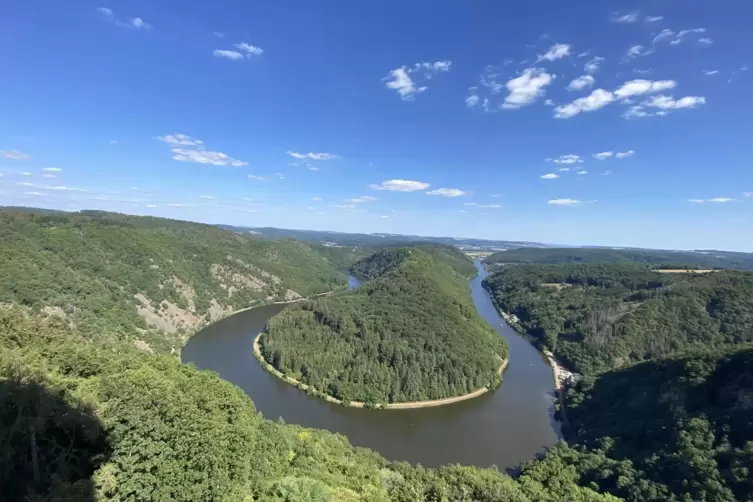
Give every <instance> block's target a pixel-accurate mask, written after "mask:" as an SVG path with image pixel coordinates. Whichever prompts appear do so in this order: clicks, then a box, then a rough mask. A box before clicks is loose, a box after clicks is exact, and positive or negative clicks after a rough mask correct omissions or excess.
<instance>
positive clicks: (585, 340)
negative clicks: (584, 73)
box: [485, 263, 753, 374]
mask: <svg viewBox="0 0 753 502" xmlns="http://www.w3.org/2000/svg"><path fill="white" fill-rule="evenodd" d="M485 286H486V287H487V288H488V289H489V291H490V293H491V294H492V298H493V299H494V301H495V303H496V304H497V305H498V306H499V307H500V308H501V309H502V310H503V311H505V312H508V313H511V314H515V315H516V316H517V317H518V318H519V319H520V323H521V325H522V326H523V327H524V328H525V329H526V331H527V334H528V335H529V336H531V337H532V338H533V340H534V341H535V342H536V343H537V344H539V345H540V346H543V347H546V348H549V349H550V350H553V351H554V353H555V354H556V355H557V356H558V357H559V358H561V359H562V360H563V361H564V362H565V363H566V364H567V365H568V366H570V367H572V368H573V369H575V370H576V371H578V372H580V373H587V374H593V373H598V372H601V371H605V370H608V369H610V368H615V367H621V366H626V365H629V364H631V363H635V362H639V361H643V360H646V359H651V358H654V357H660V356H663V355H667V354H672V353H675V352H677V351H680V350H688V349H703V348H710V347H716V346H721V345H734V344H737V343H740V342H745V341H753V273H750V272H735V271H719V272H713V273H708V274H661V273H657V272H655V271H653V270H652V268H651V267H649V266H648V265H639V264H633V263H613V264H595V263H594V264H579V265H572V264H570V265H509V266H505V267H503V268H502V269H500V270H499V272H497V273H495V274H493V275H491V276H489V277H488V278H487V279H486V281H485Z"/></svg>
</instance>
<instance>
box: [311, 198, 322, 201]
mask: <svg viewBox="0 0 753 502" xmlns="http://www.w3.org/2000/svg"><path fill="white" fill-rule="evenodd" d="M311 200H315V201H317V202H318V201H321V200H322V198H321V197H311Z"/></svg>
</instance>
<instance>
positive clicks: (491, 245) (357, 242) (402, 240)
mask: <svg viewBox="0 0 753 502" xmlns="http://www.w3.org/2000/svg"><path fill="white" fill-rule="evenodd" d="M220 227H222V228H224V229H226V230H231V231H233V232H237V233H241V234H246V235H256V236H261V237H265V238H267V239H296V240H300V241H304V242H310V243H315V244H323V245H330V246H345V247H348V246H350V247H389V246H400V245H404V244H407V243H413V242H432V243H437V244H445V245H448V246H456V247H460V248H470V249H489V250H494V249H508V248H520V247H542V246H546V244H541V243H538V242H525V241H503V240H490V239H470V238H469V239H466V238H455V237H424V236H419V235H402V234H357V233H356V234H351V233H345V232H327V231H319V230H290V229H284V228H273V227H236V226H230V225H220Z"/></svg>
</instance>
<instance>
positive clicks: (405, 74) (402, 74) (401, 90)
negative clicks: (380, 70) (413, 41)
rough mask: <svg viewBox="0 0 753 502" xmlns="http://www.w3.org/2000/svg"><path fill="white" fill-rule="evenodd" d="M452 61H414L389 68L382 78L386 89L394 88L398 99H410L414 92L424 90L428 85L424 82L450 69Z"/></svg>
mask: <svg viewBox="0 0 753 502" xmlns="http://www.w3.org/2000/svg"><path fill="white" fill-rule="evenodd" d="M451 66H452V61H433V62H428V61H426V62H422V63H416V64H414V65H413V66H401V67H400V68H395V69H394V70H390V72H389V74H388V75H387V76H386V77H384V78H383V79H382V81H384V82H385V86H386V87H387V89H391V90H395V91H397V93H398V94H399V95H400V99H402V100H404V101H410V100H412V99H414V98H415V96H416V94H420V93H422V92H424V91H426V90H427V89H428V88H429V87H428V86H427V85H425V82H426V81H428V80H431V79H432V78H434V77H435V76H436V75H438V74H440V73H445V72H448V71H450V68H451Z"/></svg>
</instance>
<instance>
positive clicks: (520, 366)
mask: <svg viewBox="0 0 753 502" xmlns="http://www.w3.org/2000/svg"><path fill="white" fill-rule="evenodd" d="M476 268H477V269H478V272H479V273H478V276H477V277H476V278H475V279H474V280H473V281H472V282H471V294H472V296H473V301H474V303H475V304H476V308H477V309H478V311H479V313H480V314H481V316H483V317H484V319H486V320H487V321H488V322H489V324H491V325H492V326H493V327H495V328H496V329H497V331H499V333H500V335H501V336H504V337H505V338H506V339H507V341H508V342H509V344H510V363H509V365H508V367H507V370H506V371H505V373H504V376H503V381H502V385H501V386H500V387H499V388H497V389H496V390H495V391H494V392H490V393H487V394H484V395H482V396H480V397H477V398H475V399H471V400H468V401H463V402H460V403H456V404H452V405H448V406H440V407H437V408H424V409H416V410H366V409H356V408H345V407H342V406H339V405H336V404H332V403H328V402H326V401H323V400H321V399H318V398H315V397H312V396H308V395H306V394H305V393H304V392H302V391H300V390H298V389H296V388H294V387H292V386H290V385H288V384H286V383H284V382H282V381H281V380H280V379H278V378H276V377H274V376H272V375H270V374H268V373H267V372H266V371H264V370H263V369H262V368H261V366H260V365H259V363H258V362H257V361H256V359H255V358H254V355H253V340H254V337H255V336H256V335H257V334H258V333H259V332H260V331H261V330H262V329H264V326H265V324H266V322H267V319H269V318H270V317H272V316H273V315H275V314H277V313H278V312H280V311H281V310H282V309H283V308H285V305H268V306H265V307H259V308H256V309H252V310H247V311H245V312H240V313H238V314H235V315H233V316H230V317H228V318H227V319H223V320H222V321H219V322H217V323H215V324H212V325H210V326H208V327H207V328H205V329H203V330H202V331H200V332H199V333H197V334H196V335H194V336H193V337H192V338H191V339H190V340H189V341H188V343H187V344H186V346H185V347H184V348H183V356H182V357H183V361H184V362H187V363H193V364H195V365H196V367H197V368H199V369H206V370H212V371H216V372H217V373H219V374H220V376H221V377H222V378H224V379H225V380H227V381H229V382H232V383H234V384H236V385H238V386H239V387H241V388H242V389H243V390H244V391H245V392H246V393H247V394H248V395H249V396H251V399H253V401H254V403H255V404H256V408H257V409H258V410H259V411H261V412H262V413H263V414H264V416H265V417H266V418H269V419H277V418H278V417H282V418H283V419H284V420H285V421H286V422H288V423H295V424H300V425H304V426H307V427H316V428H319V429H328V430H330V431H332V432H338V433H341V434H344V435H345V436H347V437H348V439H349V440H350V442H351V443H352V444H354V445H356V446H365V447H368V448H371V449H374V450H376V451H378V452H379V453H381V454H382V455H383V456H384V457H386V458H388V459H390V460H405V461H408V462H411V463H420V464H422V465H425V466H429V467H438V466H440V465H444V464H451V463H460V464H468V465H476V466H480V467H488V466H491V465H496V466H498V467H499V468H500V469H507V468H514V467H515V466H517V465H519V464H520V463H521V462H524V461H526V460H531V459H533V458H534V457H535V456H536V455H537V454H539V453H541V452H543V451H544V450H545V449H547V448H549V447H551V446H553V445H554V444H555V443H556V442H557V440H558V434H559V425H558V424H557V423H556V422H554V419H553V416H554V402H555V398H554V382H553V379H552V370H551V368H550V367H549V365H548V364H547V362H546V360H545V359H544V358H543V356H542V355H541V354H540V353H539V352H538V351H537V350H536V349H535V348H534V347H533V346H532V345H531V344H529V343H528V341H526V340H525V339H524V338H522V337H521V336H519V335H518V334H517V333H516V332H515V331H514V330H513V329H512V328H510V327H509V326H508V325H507V324H505V323H504V321H503V320H502V319H501V318H500V316H499V314H497V312H496V310H495V309H494V306H493V305H492V302H491V299H490V298H489V294H488V293H487V292H486V290H485V289H484V288H483V287H482V285H481V281H482V280H483V279H484V277H486V270H484V268H483V266H481V264H480V263H478V262H476ZM349 286H350V287H356V286H358V281H357V280H356V279H355V278H350V281H349Z"/></svg>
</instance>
